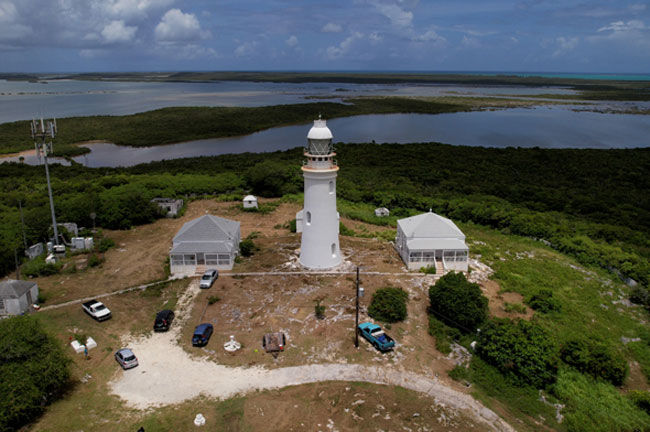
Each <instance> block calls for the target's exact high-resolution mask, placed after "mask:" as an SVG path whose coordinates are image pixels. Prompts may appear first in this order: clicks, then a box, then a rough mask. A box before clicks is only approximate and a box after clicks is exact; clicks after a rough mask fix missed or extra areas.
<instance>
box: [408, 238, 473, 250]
mask: <svg viewBox="0 0 650 432" xmlns="http://www.w3.org/2000/svg"><path fill="white" fill-rule="evenodd" d="M406 247H408V249H409V251H411V252H413V251H425V250H432V249H444V250H469V248H468V247H467V245H466V244H465V242H464V241H463V240H461V239H457V238H414V239H411V240H407V241H406Z"/></svg>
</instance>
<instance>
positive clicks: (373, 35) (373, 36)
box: [368, 32, 384, 42]
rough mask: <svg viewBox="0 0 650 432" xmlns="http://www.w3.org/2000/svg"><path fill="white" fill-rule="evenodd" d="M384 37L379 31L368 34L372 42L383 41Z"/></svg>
mask: <svg viewBox="0 0 650 432" xmlns="http://www.w3.org/2000/svg"><path fill="white" fill-rule="evenodd" d="M383 39H384V37H383V36H382V35H380V34H379V33H377V32H372V33H370V34H369V35H368V40H369V41H371V42H381V41H382V40H383Z"/></svg>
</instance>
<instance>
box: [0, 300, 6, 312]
mask: <svg viewBox="0 0 650 432" xmlns="http://www.w3.org/2000/svg"><path fill="white" fill-rule="evenodd" d="M0 310H1V311H3V310H5V301H4V299H0Z"/></svg>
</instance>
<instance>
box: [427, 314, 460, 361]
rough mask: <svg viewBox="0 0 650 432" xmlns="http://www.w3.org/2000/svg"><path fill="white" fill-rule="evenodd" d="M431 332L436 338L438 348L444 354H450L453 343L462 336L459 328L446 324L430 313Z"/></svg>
mask: <svg viewBox="0 0 650 432" xmlns="http://www.w3.org/2000/svg"><path fill="white" fill-rule="evenodd" d="M429 334H430V335H431V336H434V337H435V338H436V349H437V350H438V351H440V352H441V353H443V354H449V353H450V352H451V343H452V342H455V341H457V340H458V339H459V338H460V337H461V333H460V331H459V330H458V329H456V328H453V327H449V326H447V325H445V323H443V322H442V321H440V320H437V319H436V318H435V317H434V316H433V315H429Z"/></svg>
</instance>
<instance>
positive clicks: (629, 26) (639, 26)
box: [598, 20, 647, 33]
mask: <svg viewBox="0 0 650 432" xmlns="http://www.w3.org/2000/svg"><path fill="white" fill-rule="evenodd" d="M645 29H647V27H646V26H645V24H643V21H639V20H631V21H628V22H623V21H615V22H613V23H610V24H609V25H606V26H604V27H601V28H599V29H598V31H599V32H604V31H612V32H614V33H623V32H629V31H633V30H645Z"/></svg>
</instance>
